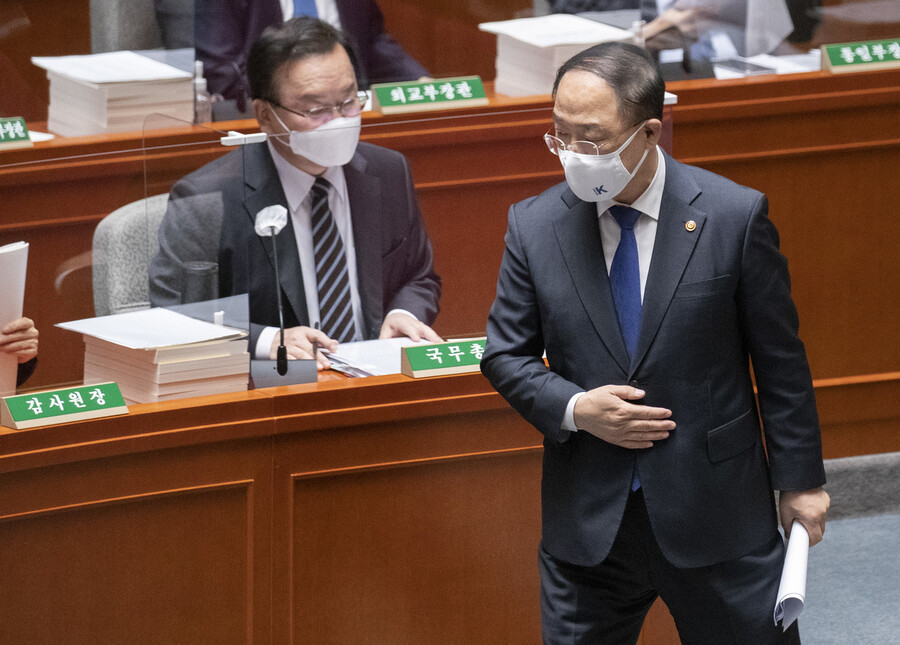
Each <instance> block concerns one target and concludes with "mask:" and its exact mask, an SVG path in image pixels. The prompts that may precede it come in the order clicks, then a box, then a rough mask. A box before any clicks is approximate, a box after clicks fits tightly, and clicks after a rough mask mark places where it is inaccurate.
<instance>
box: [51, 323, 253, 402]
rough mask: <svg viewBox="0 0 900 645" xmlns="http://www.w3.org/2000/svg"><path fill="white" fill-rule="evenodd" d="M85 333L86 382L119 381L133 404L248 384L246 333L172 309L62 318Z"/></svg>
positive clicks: (233, 389)
mask: <svg viewBox="0 0 900 645" xmlns="http://www.w3.org/2000/svg"><path fill="white" fill-rule="evenodd" d="M58 326H59V327H62V328H63V329H69V330H71V331H75V332H79V333H81V334H83V336H84V382H85V384H86V385H92V384H95V383H105V382H108V381H113V382H115V383H117V384H118V386H119V390H120V391H121V392H122V396H123V397H124V398H125V400H126V402H128V403H150V402H153V401H165V400H170V399H183V398H186V397H191V396H204V395H207V394H222V393H225V392H239V391H242V390H246V389H247V384H248V380H249V370H250V354H249V353H248V352H247V340H246V338H244V337H245V336H246V333H245V332H243V331H241V330H238V329H234V328H231V327H226V326H224V325H214V324H212V323H207V322H203V321H200V320H195V319H193V318H190V317H188V316H184V315H182V314H179V313H175V312H173V311H169V310H167V309H145V310H142V311H130V312H127V313H124V314H115V315H113V316H103V317H101V318H88V319H85V320H76V321H74V322H68V323H60V324H59V325H58Z"/></svg>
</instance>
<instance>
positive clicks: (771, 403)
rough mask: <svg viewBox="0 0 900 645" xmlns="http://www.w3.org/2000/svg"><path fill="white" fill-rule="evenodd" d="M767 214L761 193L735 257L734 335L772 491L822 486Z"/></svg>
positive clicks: (801, 352) (808, 392)
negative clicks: (745, 359) (743, 353)
mask: <svg viewBox="0 0 900 645" xmlns="http://www.w3.org/2000/svg"><path fill="white" fill-rule="evenodd" d="M767 213H768V203H767V200H766V198H765V196H764V195H760V197H759V200H758V201H757V204H756V207H755V208H754V211H753V213H752V214H751V216H750V219H749V222H748V226H747V231H746V235H745V241H744V248H743V254H742V258H741V279H740V287H739V291H738V304H739V315H740V317H741V329H742V330H743V334H744V338H745V342H746V343H747V348H748V350H749V353H750V358H751V360H752V363H753V372H754V375H755V377H756V386H757V391H758V402H759V411H760V416H761V418H762V421H763V430H764V432H765V435H766V451H767V454H768V458H769V465H770V469H771V478H772V486H773V488H775V489H777V490H808V489H811V488H816V487H818V486H821V485H822V484H824V483H825V471H824V467H823V464H822V439H821V434H820V430H819V419H818V414H817V412H816V402H815V395H814V393H813V385H812V376H811V375H810V370H809V364H808V362H807V359H806V350H805V348H804V346H803V342H802V341H801V340H800V337H799V319H798V316H797V310H796V307H795V306H794V302H793V300H792V299H791V283H790V276H789V274H788V267H787V259H786V258H785V257H784V256H783V255H782V254H781V252H780V251H779V248H778V247H779V238H778V231H777V230H776V229H775V226H774V224H773V223H772V221H771V220H770V219H769V217H768V214H767Z"/></svg>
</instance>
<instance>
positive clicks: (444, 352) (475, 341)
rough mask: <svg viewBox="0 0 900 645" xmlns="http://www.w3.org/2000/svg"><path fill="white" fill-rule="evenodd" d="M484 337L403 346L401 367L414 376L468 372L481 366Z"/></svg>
mask: <svg viewBox="0 0 900 645" xmlns="http://www.w3.org/2000/svg"><path fill="white" fill-rule="evenodd" d="M484 343H485V339H484V338H471V339H467V340H456V341H449V342H446V343H436V344H434V345H411V346H409V347H403V348H402V349H401V350H400V351H401V352H402V354H401V368H400V371H401V372H402V373H403V374H406V375H407V376H411V377H413V378H421V377H424V376H443V375H445V374H465V373H466V372H477V371H478V370H479V369H481V356H482V355H483V354H484Z"/></svg>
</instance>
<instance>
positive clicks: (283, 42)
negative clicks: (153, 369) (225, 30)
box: [150, 17, 441, 367]
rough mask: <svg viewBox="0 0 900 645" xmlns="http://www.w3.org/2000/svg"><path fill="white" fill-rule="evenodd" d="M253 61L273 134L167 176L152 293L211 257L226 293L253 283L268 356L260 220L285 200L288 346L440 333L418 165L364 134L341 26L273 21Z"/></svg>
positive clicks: (259, 339) (261, 113) (258, 104)
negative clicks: (170, 180) (413, 170)
mask: <svg viewBox="0 0 900 645" xmlns="http://www.w3.org/2000/svg"><path fill="white" fill-rule="evenodd" d="M249 70H250V83H251V89H252V93H253V109H254V112H255V114H256V118H257V120H258V121H259V126H260V129H261V130H262V131H263V132H265V133H267V134H268V141H266V142H264V143H257V144H250V145H247V146H243V147H242V148H240V149H238V150H235V151H234V152H231V153H229V154H227V155H225V156H224V157H221V158H220V159H217V160H216V161H214V162H212V163H210V164H207V165H206V166H204V167H202V168H200V169H199V170H197V171H196V172H193V173H191V174H190V175H188V176H187V177H185V178H183V179H181V180H180V181H178V182H177V183H176V184H175V186H174V187H173V188H172V191H171V194H170V201H169V207H168V210H167V212H166V216H165V218H164V219H163V222H162V224H161V226H160V228H159V252H158V254H157V255H156V257H154V258H153V260H152V262H151V265H150V300H151V303H152V304H153V305H157V306H159V305H171V304H176V303H178V302H180V300H181V298H182V284H183V283H182V273H183V267H184V266H185V264H186V263H188V262H191V261H197V260H201V261H204V260H205V261H210V260H212V261H215V262H217V264H218V293H219V295H220V296H223V297H224V296H230V295H235V294H244V293H247V294H249V300H250V320H251V333H250V342H251V348H252V349H251V351H253V353H254V355H255V356H256V357H257V358H270V357H271V358H274V357H275V350H276V348H277V345H278V334H276V331H277V326H278V324H279V316H278V308H277V306H276V303H277V301H278V293H277V292H276V282H275V272H274V256H275V255H276V254H275V253H273V251H272V246H271V241H270V240H269V239H267V238H261V237H259V235H258V234H257V232H256V231H255V229H254V225H255V220H256V218H257V216H258V214H259V213H260V212H261V211H263V210H264V209H266V208H268V207H271V206H278V207H283V209H284V210H286V211H287V213H286V225H285V227H284V229H283V230H281V232H280V233H279V234H278V236H277V237H276V244H277V258H278V267H279V274H280V275H279V278H280V280H281V282H280V285H279V288H280V289H281V293H282V296H283V298H282V301H283V303H284V323H285V326H286V327H288V329H287V331H286V333H285V345H286V347H287V351H288V355H289V356H290V357H293V358H311V357H312V348H313V346H314V343H318V346H319V347H324V348H326V349H330V350H334V348H335V347H336V345H337V342H343V341H349V340H363V339H370V338H378V337H382V338H387V337H394V336H408V337H410V338H413V339H414V340H418V339H420V338H427V339H429V340H433V341H439V340H440V337H438V336H437V334H435V332H434V331H433V330H432V329H431V328H430V327H429V325H430V324H431V323H432V322H433V321H434V319H435V317H436V316H437V312H438V301H439V298H440V294H441V282H440V278H439V277H438V276H437V274H436V273H435V272H434V267H433V254H432V248H431V242H430V240H429V239H428V235H427V233H426V232H425V227H424V224H423V222H422V216H421V214H420V212H419V206H418V201H417V199H416V193H415V189H414V187H413V181H412V176H411V175H410V171H409V167H408V165H407V162H406V159H405V158H404V157H403V155H401V154H400V153H398V152H395V151H392V150H387V149H385V148H380V147H378V146H373V145H371V144H366V143H359V142H358V141H359V134H360V124H361V120H360V113H361V111H362V102H361V98H360V96H359V92H358V87H357V83H356V75H355V73H354V60H353V52H352V50H351V49H350V48H349V46H348V44H347V41H346V40H345V38H344V35H343V34H342V33H341V32H339V31H338V30H336V29H334V28H333V27H332V26H330V25H328V24H327V23H325V22H323V21H321V20H317V19H315V18H307V17H304V18H294V19H292V20H289V21H288V22H285V23H281V24H279V25H276V26H273V27H269V28H268V29H267V30H266V31H265V32H263V35H262V36H261V37H260V39H259V41H257V43H256V44H255V45H254V46H253V49H252V50H251V52H250V60H249ZM317 325H318V327H317V328H314V327H316V326H317ZM318 359H319V364H320V367H328V361H327V360H326V359H325V358H324V356H323V355H322V354H321V353H320V354H319V355H318Z"/></svg>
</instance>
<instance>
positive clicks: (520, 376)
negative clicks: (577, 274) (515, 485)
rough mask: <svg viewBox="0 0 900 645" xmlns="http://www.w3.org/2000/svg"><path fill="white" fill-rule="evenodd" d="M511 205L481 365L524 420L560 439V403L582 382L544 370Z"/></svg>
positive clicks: (526, 266) (531, 287)
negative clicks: (574, 381)
mask: <svg viewBox="0 0 900 645" xmlns="http://www.w3.org/2000/svg"><path fill="white" fill-rule="evenodd" d="M516 211H517V205H516V204H513V206H512V207H511V208H510V211H509V225H508V228H507V232H506V249H505V251H504V253H503V261H502V263H501V265H500V276H499V278H498V280H497V296H496V299H495V300H494V304H493V306H492V307H491V312H490V315H489V316H488V324H487V345H486V347H485V353H484V356H483V357H482V359H481V371H482V372H483V373H484V375H485V376H486V377H487V378H488V380H489V381H490V382H491V385H493V386H494V388H495V389H496V390H497V391H498V392H499V393H500V394H501V395H502V396H503V398H504V399H506V400H507V401H508V402H509V404H510V405H511V406H512V407H513V408H515V410H516V411H517V412H518V413H519V414H521V415H522V417H524V418H525V420H526V421H528V422H529V423H531V424H532V425H533V426H534V427H536V428H537V429H538V430H540V431H541V433H543V434H544V435H545V436H546V437H547V438H548V439H551V440H553V441H556V442H558V443H562V442H565V441H566V440H568V439H569V438H570V437H571V433H570V432H569V431H568V430H564V429H563V428H562V421H563V416H564V415H565V411H566V406H567V405H568V403H569V400H570V399H571V398H572V397H573V396H574V395H575V394H577V393H579V392H582V391H583V388H581V387H579V386H578V385H576V384H575V383H572V382H570V381H568V380H566V379H565V378H563V377H562V376H560V375H558V374H556V373H554V372H552V371H551V370H549V369H548V368H547V365H546V364H545V363H544V359H543V358H542V356H543V353H544V349H545V347H544V340H543V330H542V328H541V316H540V310H539V307H538V302H537V297H536V294H535V286H534V283H533V281H532V275H531V269H530V268H529V264H528V257H527V253H526V250H525V242H526V240H525V239H524V234H523V232H522V231H520V230H519V226H518V222H517V219H516Z"/></svg>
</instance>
